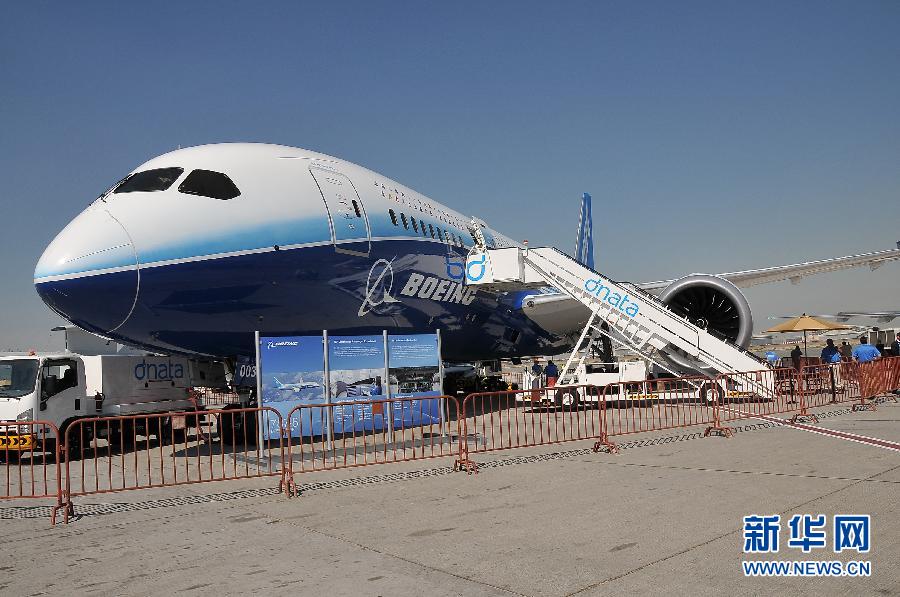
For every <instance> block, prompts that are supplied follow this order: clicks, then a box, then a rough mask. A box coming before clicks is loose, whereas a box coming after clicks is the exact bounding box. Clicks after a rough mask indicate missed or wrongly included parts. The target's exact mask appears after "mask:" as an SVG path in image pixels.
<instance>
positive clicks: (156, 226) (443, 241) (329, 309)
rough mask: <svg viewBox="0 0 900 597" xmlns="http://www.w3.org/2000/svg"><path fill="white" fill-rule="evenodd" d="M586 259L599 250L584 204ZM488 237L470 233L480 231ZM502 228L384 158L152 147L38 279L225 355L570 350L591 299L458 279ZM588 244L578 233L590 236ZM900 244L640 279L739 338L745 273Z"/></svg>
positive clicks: (96, 314)
mask: <svg viewBox="0 0 900 597" xmlns="http://www.w3.org/2000/svg"><path fill="white" fill-rule="evenodd" d="M579 227H580V229H581V233H580V241H579V242H580V243H581V244H580V245H579V248H578V250H579V251H580V253H581V255H580V257H579V259H580V260H581V261H582V262H585V263H586V262H587V261H586V259H587V258H588V256H590V259H591V260H593V248H592V242H586V241H587V240H588V239H586V238H584V236H585V235H589V234H590V210H589V209H588V210H587V213H585V211H584V206H583V208H582V222H581V224H580V226H579ZM479 243H480V244H479ZM476 244H479V246H487V247H488V248H501V247H521V246H522V245H521V244H520V243H518V242H516V241H514V240H513V239H511V238H510V237H508V236H505V235H503V234H501V233H500V232H498V231H496V230H495V229H493V228H491V227H489V226H488V225H487V223H485V222H484V221H483V220H481V219H479V218H477V217H470V216H466V215H463V214H462V213H460V212H458V211H455V210H453V209H452V208H450V207H448V206H446V205H444V204H441V203H439V202H437V201H435V200H433V199H430V198H428V197H426V196H425V195H422V194H420V193H418V192H416V191H414V190H412V189H410V188H409V187H406V186H404V185H402V184H400V183H398V182H396V181H394V180H392V179H390V178H388V177H386V176H384V175H382V174H379V173H376V172H373V171H371V170H368V169H366V168H363V167H362V166H358V165H356V164H353V163H351V162H348V161H345V160H341V159H339V158H335V157H331V156H328V155H324V154H321V153H316V152H313V151H309V150H305V149H299V148H294V147H287V146H281V145H269V144H254V143H226V144H213V145H203V146H198V147H190V148H185V149H179V150H176V151H172V152H170V153H166V154H164V155H161V156H159V157H156V158H153V159H151V160H149V161H147V162H145V163H144V164H141V165H140V166H138V167H137V168H136V169H135V170H134V171H132V172H131V173H130V174H128V175H127V176H126V177H124V178H123V179H121V180H120V181H119V182H117V183H115V184H114V185H112V186H111V187H110V188H109V189H108V190H107V191H105V192H104V193H102V194H101V195H100V196H99V197H98V198H97V199H96V200H94V201H93V202H92V203H91V204H90V205H89V206H88V207H87V208H86V209H84V210H83V211H82V212H81V213H80V214H79V215H78V216H77V217H76V218H75V219H73V220H72V221H71V222H70V223H69V224H68V225H67V226H66V227H65V228H64V229H63V230H62V231H61V232H60V233H59V234H58V235H57V236H56V238H55V239H54V240H53V241H52V242H51V243H50V244H49V246H48V247H47V248H46V250H45V251H44V253H43V255H42V256H41V258H40V260H39V261H38V263H37V265H36V268H35V273H34V284H35V288H36V290H37V293H38V294H39V296H40V297H41V299H42V300H43V301H44V302H45V303H46V304H47V305H48V306H49V307H50V308H51V309H52V310H54V311H55V312H56V313H58V314H59V315H60V316H62V317H63V318H64V319H66V320H68V321H70V322H72V323H73V324H75V325H76V326H78V327H80V328H82V329H84V330H86V331H89V332H91V333H93V334H96V335H99V336H101V337H104V338H108V339H111V340H115V341H117V342H121V343H123V344H127V345H129V346H133V347H136V348H140V349H144V350H149V351H153V352H162V353H169V354H187V355H205V356H212V357H220V358H226V359H232V358H238V357H248V356H252V355H253V354H254V353H255V348H254V332H256V331H259V332H260V334H262V335H320V334H321V333H322V330H328V333H329V334H330V335H332V336H334V335H357V334H381V333H382V331H383V330H385V329H387V330H389V331H390V333H433V332H434V330H435V329H439V330H440V333H441V346H442V353H443V355H442V356H443V358H444V360H446V361H449V362H466V361H468V362H473V361H494V360H496V359H499V358H505V357H512V358H515V357H521V356H530V355H554V354H559V353H562V352H565V351H567V350H570V349H571V348H572V346H573V344H574V343H575V341H576V338H577V337H578V334H579V332H580V331H581V328H582V327H583V324H584V322H585V321H586V320H587V318H588V315H589V312H588V311H587V309H586V308H585V307H584V306H583V305H582V304H581V303H579V302H578V301H575V300H574V299H572V298H571V297H569V296H568V295H565V294H563V293H561V292H559V291H557V290H555V289H553V288H543V289H539V290H523V291H516V292H490V291H487V290H484V289H479V288H475V287H471V286H467V285H465V284H464V277H465V273H464V265H465V259H466V256H467V254H468V253H469V252H470V250H472V249H473V248H475V247H476ZM586 247H587V248H586ZM898 258H900V249H892V250H887V251H877V252H872V253H866V254H862V255H853V256H848V257H841V258H836V259H826V260H821V261H813V262H808V263H801V264H794V265H788V266H781V267H774V268H765V269H761V270H750V271H743V272H732V273H726V274H718V275H699V274H692V275H689V276H685V277H682V278H679V279H677V280H665V281H659V282H650V283H642V284H635V285H634V286H636V287H638V288H641V289H644V290H648V291H651V292H653V293H656V294H657V295H658V297H659V299H660V300H661V301H663V302H664V303H666V304H667V305H668V306H669V307H670V308H671V309H672V310H674V311H676V312H678V313H680V314H682V315H683V316H685V317H687V318H689V319H690V320H691V321H693V322H695V323H697V324H698V325H701V326H703V327H706V328H707V329H708V330H710V331H714V332H715V333H717V334H718V335H719V336H720V337H722V338H723V339H726V340H729V341H731V342H733V343H735V344H738V345H742V346H743V347H746V346H747V345H748V344H749V342H750V338H751V335H752V316H751V312H750V307H749V304H748V303H747V300H746V299H745V298H744V296H743V294H742V293H741V292H740V290H739V289H738V287H746V286H751V285H754V284H758V283H767V282H774V281H778V280H786V279H790V280H791V281H792V282H796V281H798V280H799V279H800V278H802V277H803V276H806V275H812V274H817V273H821V272H825V271H835V270H839V269H845V268H849V267H857V266H861V265H868V266H869V267H871V268H872V269H875V268H876V267H878V266H880V265H882V264H883V263H886V262H888V261H893V260H896V259H898Z"/></svg>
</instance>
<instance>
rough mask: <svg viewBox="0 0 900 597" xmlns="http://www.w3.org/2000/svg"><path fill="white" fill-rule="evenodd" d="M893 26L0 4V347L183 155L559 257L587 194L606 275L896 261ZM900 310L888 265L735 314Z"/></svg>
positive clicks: (747, 17)
mask: <svg viewBox="0 0 900 597" xmlns="http://www.w3.org/2000/svg"><path fill="white" fill-rule="evenodd" d="M898 31H900V3H897V2H895V1H881V2H877V1H865V2H721V1H715V2H712V1H711V2H566V3H548V2H534V3H529V2H507V3H503V2H490V3H477V2H454V3H430V4H428V5H426V4H425V3H418V2H391V3H388V2H378V3H375V2H358V3H342V2H329V3H294V2H292V3H286V4H284V5H279V4H276V3H251V2H240V3H229V2H215V3H207V4H203V3H166V4H154V3H148V2H142V3H127V4H125V3H113V2H109V3H55V4H52V5H51V4H44V3H38V2H35V3H22V2H20V3H13V4H10V5H8V6H6V7H5V9H4V13H3V19H2V21H0V82H2V85H0V125H2V127H0V180H2V181H3V188H2V189H0V196H2V214H3V219H2V222H3V228H2V230H3V233H2V235H0V248H2V256H3V258H2V259H0V283H2V290H3V292H2V299H3V300H2V302H0V304H2V310H0V350H4V349H8V348H28V347H31V346H36V347H44V346H49V345H50V343H51V340H50V336H49V334H48V332H47V330H48V328H49V327H50V326H52V325H54V324H56V323H57V322H58V320H57V319H56V318H55V317H54V316H53V315H52V314H51V313H50V311H49V310H48V309H46V307H44V305H43V304H42V303H41V301H40V300H39V299H38V297H37V295H36V294H35V293H34V290H33V288H32V281H31V280H32V274H33V269H34V264H35V262H36V261H37V259H38V257H39V255H40V253H41V251H42V250H43V248H44V247H45V246H46V244H47V243H48V242H49V241H50V240H51V238H52V237H53V236H54V235H55V234H56V233H57V232H58V231H59V230H60V229H61V228H62V227H63V226H64V225H65V224H66V222H68V221H69V220H70V219H71V218H72V217H73V216H75V215H76V214H77V213H78V212H79V211H80V210H81V209H83V208H84V207H85V206H86V205H87V204H88V203H89V202H90V201H91V200H92V199H93V198H94V197H96V196H97V194H98V193H100V192H101V191H103V190H104V189H105V188H107V187H108V186H109V185H110V184H111V183H112V182H114V181H116V180H118V179H119V178H120V177H121V176H123V175H124V174H125V173H126V172H128V171H129V170H131V169H132V168H134V166H136V165H137V164H139V163H140V162H142V161H144V160H146V159H148V158H150V157H153V156H154V155H157V154H160V153H163V152H165V151H168V150H171V149H173V148H175V147H177V146H178V145H181V146H186V145H195V144H201V143H209V142H218V141H265V142H273V143H284V144H288V145H296V146H300V147H306V148H310V149H314V150H318V151H323V152H326V153H330V154H333V155H337V156H340V157H343V158H346V159H349V160H351V161H354V162H357V163H360V164H362V165H365V166H367V167H370V168H372V169H374V170H376V171H379V172H382V173H384V174H386V175H388V176H390V177H392V178H394V179H396V180H398V181H401V182H403V183H404V184H407V185H409V186H411V187H413V188H415V189H417V190H419V191H421V192H423V193H424V194H426V195H429V196H431V197H433V198H435V199H437V200H439V201H442V202H444V203H447V204H449V205H452V206H453V207H455V208H457V209H459V210H460V211H462V212H464V213H470V214H478V215H480V216H481V217H483V218H484V219H485V220H487V221H488V222H489V223H491V224H492V225H493V226H494V227H496V228H498V229H500V230H502V231H504V232H506V233H507V234H509V235H510V236H513V237H516V238H520V239H528V240H529V241H530V242H531V243H532V244H536V243H539V244H552V245H557V246H560V247H561V248H564V249H566V250H569V251H571V250H572V245H573V243H574V235H575V227H576V223H577V214H578V201H579V198H580V196H581V193H582V192H583V191H589V192H591V193H592V194H593V196H594V200H595V203H594V217H595V223H594V231H595V239H596V251H597V262H598V265H599V267H600V269H601V270H602V271H605V272H606V273H608V274H610V275H612V276H613V277H616V278H620V279H630V280H635V281H641V280H655V279H661V278H667V277H675V276H678V275H681V274H685V273H690V272H694V271H704V272H720V271H729V270H735V269H744V268H751V267H762V266H767V265H777V264H781V263H789V262H795V261H798V260H807V259H814V258H822V257H828V256H836V255H843V254H851V253H854V252H862V251H867V250H873V249H880V248H888V247H892V246H893V245H894V241H895V240H897V239H900V230H897V228H898V223H900V218H898V215H900V213H898V212H900V202H898V195H900V167H898V165H900V35H898ZM172 217H173V218H177V217H178V214H177V213H173V214H172ZM898 290H900V265H897V264H895V265H891V266H886V267H884V268H882V269H881V270H879V271H878V272H876V273H874V274H873V273H870V272H867V271H860V272H846V273H841V274H836V275H830V276H822V277H819V278H814V279H811V280H808V281H805V282H804V283H803V284H801V285H799V286H791V285H789V284H787V283H782V284H777V285H772V286H767V287H761V288H759V289H751V290H750V291H749V292H748V293H747V294H748V297H749V298H750V300H751V304H752V305H753V306H754V308H755V314H756V318H757V328H759V327H764V326H765V325H766V324H767V323H768V322H766V321H765V317H767V316H768V315H770V314H773V313H774V314H787V313H794V312H798V311H802V310H806V311H811V312H823V311H829V310H835V309H840V308H853V309H866V308H887V307H894V308H896V307H900V300H898V296H900V295H898Z"/></svg>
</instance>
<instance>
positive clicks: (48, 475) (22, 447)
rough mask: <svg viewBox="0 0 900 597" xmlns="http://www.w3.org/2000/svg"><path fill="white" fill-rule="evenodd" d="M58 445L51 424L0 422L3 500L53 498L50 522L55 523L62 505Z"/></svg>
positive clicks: (53, 426) (54, 426)
mask: <svg viewBox="0 0 900 597" xmlns="http://www.w3.org/2000/svg"><path fill="white" fill-rule="evenodd" d="M59 445H60V441H59V430H58V429H57V428H56V425H54V424H53V423H50V422H48V421H21V422H18V423H0V459H2V460H3V467H2V478H0V482H2V484H3V487H2V489H0V491H2V493H0V499H22V498H32V499H35V498H46V499H52V500H54V505H53V509H52V510H51V522H52V523H53V524H56V513H57V511H58V510H59V509H60V508H61V507H62V502H63V500H62V496H63V489H62V487H63V485H62V484H63V475H62V467H61V466H60V462H59V458H57V447H58V446H59Z"/></svg>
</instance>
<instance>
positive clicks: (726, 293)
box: [659, 274, 753, 370]
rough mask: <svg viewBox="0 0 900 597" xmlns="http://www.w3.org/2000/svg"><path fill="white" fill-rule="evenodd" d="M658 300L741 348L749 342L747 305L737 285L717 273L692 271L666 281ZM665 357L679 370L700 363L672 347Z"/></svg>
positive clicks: (694, 366) (751, 333)
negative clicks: (669, 282)
mask: <svg viewBox="0 0 900 597" xmlns="http://www.w3.org/2000/svg"><path fill="white" fill-rule="evenodd" d="M659 299H660V300H661V301H662V302H663V303H664V304H665V305H666V306H668V307H669V309H671V310H672V311H673V312H674V313H677V314H678V315H681V316H682V317H685V318H687V319H688V320H689V321H690V322H691V323H693V324H694V325H696V326H697V327H700V328H702V329H704V330H706V331H707V332H709V333H711V334H712V335H714V336H716V337H718V338H720V339H722V340H726V341H728V342H731V343H732V344H736V345H737V346H740V347H741V348H747V346H749V345H750V338H751V336H752V335H753V316H752V315H751V313H750V304H749V303H748V302H747V299H746V297H744V295H743V293H742V292H741V291H740V290H738V287H737V286H735V285H734V284H732V283H731V282H729V281H728V280H725V279H723V278H719V277H716V276H710V275H708V274H691V275H690V276H685V277H684V278H681V279H679V280H675V281H674V282H672V283H671V284H669V285H668V286H667V287H666V288H665V290H663V291H662V293H661V294H660V295H659ZM664 353H665V354H664V356H665V357H666V358H667V359H668V360H669V361H670V362H671V363H672V364H674V365H676V366H677V367H678V368H679V369H682V370H684V369H687V370H692V369H693V370H696V369H702V366H701V365H700V364H699V363H697V362H696V361H695V360H694V359H691V358H689V357H688V356H687V355H685V354H684V353H683V352H681V351H680V350H677V349H675V348H674V347H673V348H672V349H671V350H664Z"/></svg>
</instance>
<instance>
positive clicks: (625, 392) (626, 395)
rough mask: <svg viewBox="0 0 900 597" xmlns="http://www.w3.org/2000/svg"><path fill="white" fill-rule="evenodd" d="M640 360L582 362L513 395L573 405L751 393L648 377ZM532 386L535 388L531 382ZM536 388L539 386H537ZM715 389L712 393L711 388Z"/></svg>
mask: <svg viewBox="0 0 900 597" xmlns="http://www.w3.org/2000/svg"><path fill="white" fill-rule="evenodd" d="M649 373H650V372H649V370H648V368H647V364H646V363H645V362H644V361H620V362H615V363H582V364H581V365H580V366H579V367H578V368H577V369H576V370H575V375H574V377H573V379H572V380H571V381H568V382H565V383H558V384H557V387H554V388H549V389H544V390H538V389H533V390H531V391H524V392H522V393H520V394H518V395H517V396H516V401H517V402H520V403H540V404H541V405H543V406H551V405H552V406H557V407H565V408H573V407H575V406H577V405H578V404H579V403H597V402H600V401H605V402H613V403H620V404H622V403H625V402H632V403H637V402H644V403H646V402H647V401H663V402H665V401H669V402H672V401H685V400H689V401H694V402H710V401H712V400H713V399H714V397H716V396H724V397H727V398H729V399H734V398H740V397H743V398H746V397H750V396H753V395H754V394H753V392H748V391H741V388H740V387H738V385H737V384H736V383H735V382H734V380H732V379H728V381H727V382H725V385H727V386H728V387H727V388H725V387H722V382H716V381H712V380H707V379H702V378H696V379H690V378H668V377H659V378H655V379H652V378H650V375H649ZM532 387H535V386H534V385H532ZM537 387H540V386H537ZM713 389H715V392H714V393H712V392H711V390H713Z"/></svg>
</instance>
